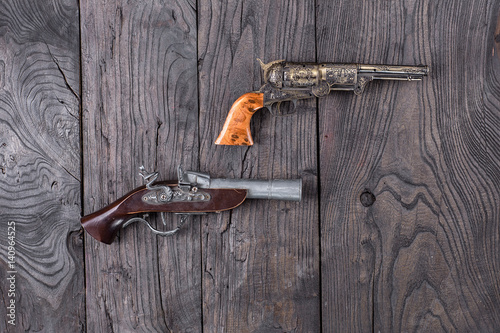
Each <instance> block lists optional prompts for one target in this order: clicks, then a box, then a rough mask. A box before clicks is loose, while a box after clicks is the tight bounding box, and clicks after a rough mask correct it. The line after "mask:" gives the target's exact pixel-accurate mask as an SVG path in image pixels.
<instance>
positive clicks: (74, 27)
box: [0, 0, 85, 332]
mask: <svg viewBox="0 0 500 333" xmlns="http://www.w3.org/2000/svg"><path fill="white" fill-rule="evenodd" d="M78 15H79V14H78V2H77V1H59V0H54V1H44V2H43V3H42V2H33V1H22V0H20V1H2V2H0V253H1V255H0V266H1V269H0V281H1V282H0V299H1V300H2V301H1V302H0V317H1V319H0V331H2V332H27V331H36V332H56V331H66V332H77V331H82V330H84V327H85V317H84V313H85V309H84V301H85V300H84V295H85V294H84V272H83V264H82V263H83V245H82V238H81V234H80V232H79V230H80V223H79V216H80V148H79V141H80V137H79V135H80V132H79V98H80V97H79V94H80V83H79V81H80V76H79V53H80V50H79V32H78V29H79V27H78ZM9 226H11V227H12V226H13V227H14V228H15V230H14V229H9ZM8 232H14V233H15V234H11V237H12V238H10V239H9V238H8ZM9 246H12V247H13V249H12V248H11V249H10V250H12V251H11V254H14V256H13V258H12V257H11V258H9V257H10V256H8V253H9ZM9 261H12V263H9ZM11 271H14V272H15V273H11ZM12 276H14V278H15V279H13V280H7V278H8V277H9V278H11V277H12ZM14 294H15V295H14ZM11 300H15V319H14V320H13V321H12V322H11V323H9V321H10V320H11V319H13V318H12V317H8V316H7V315H8V314H9V315H10V314H12V311H11V309H8V308H7V306H8V305H10V301H11ZM12 323H15V326H14V325H12Z"/></svg>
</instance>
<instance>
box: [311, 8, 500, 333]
mask: <svg viewBox="0 0 500 333" xmlns="http://www.w3.org/2000/svg"><path fill="white" fill-rule="evenodd" d="M318 5H319V7H318V25H317V31H318V58H319V59H318V60H319V61H327V60H331V59H330V57H331V54H332V52H331V50H332V49H334V48H335V50H336V52H335V54H334V55H335V59H333V60H335V61H339V62H371V63H407V64H419V63H422V64H426V65H429V66H430V68H431V72H430V76H429V77H428V78H427V79H425V80H424V81H423V82H421V83H406V82H400V83H389V82H382V83H371V84H370V85H369V86H368V87H367V89H366V90H365V94H364V95H362V96H360V97H356V96H353V95H348V94H336V95H334V96H331V97H329V98H327V99H324V100H322V101H320V104H319V114H320V122H319V123H320V129H319V138H320V146H319V149H320V151H319V152H320V156H321V159H320V170H321V217H322V218H321V235H322V238H321V245H322V246H321V248H322V273H321V275H322V292H323V294H322V299H323V301H322V304H323V307H322V314H323V316H322V318H323V330H324V331H325V332H334V331H377V332H378V331H381V332H388V331H399V332H409V331H422V332H426V331H432V332H441V331H443V332H449V331H463V332H470V331H476V332H477V331H483V332H493V331H495V329H497V328H498V327H499V325H500V316H499V312H498V307H499V305H500V297H499V295H500V293H499V289H498V288H499V286H500V283H499V282H500V278H499V275H498V274H497V273H495V272H498V269H499V264H500V256H499V253H500V252H499V249H498V247H499V238H500V235H499V230H500V229H499V227H500V225H499V223H500V218H499V215H498V214H499V211H500V210H499V203H498V202H499V200H498V199H499V193H500V191H499V190H500V186H499V185H500V183H499V180H500V178H499V174H500V172H499V171H500V170H499V167H498V166H499V163H498V162H499V160H498V157H499V155H498V151H500V149H499V148H500V146H499V142H498V140H497V137H498V135H499V128H500V127H499V126H498V125H499V119H500V117H499V114H500V112H499V110H500V90H499V87H500V85H499V80H498V76H499V75H500V71H499V67H498V58H497V57H494V56H492V55H493V54H494V53H493V52H492V50H493V48H494V31H495V26H496V22H497V17H498V14H499V6H498V3H495V2H494V1H469V2H467V3H466V2H446V3H445V2H440V3H436V2H431V1H388V2H370V3H368V2H363V3H362V2H350V1H340V2H338V3H336V4H335V5H333V4H332V3H330V2H328V1H319V2H318ZM333 6H335V8H333ZM354 12H355V13H357V15H356V16H352V15H350V14H351V13H354ZM331 13H335V14H333V17H331V16H330V15H331ZM364 192H366V193H372V194H373V195H374V197H375V201H374V202H373V203H372V204H371V205H369V204H370V202H366V201H364V202H365V204H366V206H367V207H365V206H364V205H363V204H362V203H361V201H360V195H361V194H362V193H364Z"/></svg>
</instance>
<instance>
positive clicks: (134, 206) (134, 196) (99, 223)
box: [81, 181, 247, 244]
mask: <svg viewBox="0 0 500 333" xmlns="http://www.w3.org/2000/svg"><path fill="white" fill-rule="evenodd" d="M155 185H163V186H169V187H171V188H173V187H177V184H176V182H173V181H166V182H158V183H155ZM150 191H151V190H148V189H146V187H145V186H142V187H139V188H137V189H135V190H133V191H132V192H130V193H128V194H126V195H125V196H123V197H121V198H120V199H118V200H116V201H115V202H113V203H112V204H110V205H109V206H107V207H104V208H103V209H101V210H98V211H97V212H95V213H92V214H90V215H87V216H84V217H82V219H81V223H82V226H83V228H84V229H85V230H86V231H87V232H88V233H89V234H90V235H91V236H92V237H94V238H95V239H97V240H98V241H100V242H103V243H106V244H111V243H112V242H113V241H114V239H115V238H116V235H117V234H118V231H119V230H120V229H121V228H122V227H123V225H124V223H126V222H127V221H128V220H129V219H130V218H132V217H134V215H137V214H142V213H157V212H172V213H181V214H182V213H202V212H203V213H210V212H221V211H224V210H228V209H233V208H235V207H238V206H239V205H241V203H242V202H243V201H244V200H245V198H246V196H247V190H244V189H227V188H215V189H209V188H207V189H205V188H204V189H200V190H198V192H200V191H203V192H204V193H205V194H207V196H208V197H209V198H210V200H206V201H189V200H187V201H174V200H173V201H167V202H165V203H148V202H145V201H144V200H143V197H144V196H145V195H146V196H147V195H148V193H149V192H150ZM153 191H156V190H153Z"/></svg>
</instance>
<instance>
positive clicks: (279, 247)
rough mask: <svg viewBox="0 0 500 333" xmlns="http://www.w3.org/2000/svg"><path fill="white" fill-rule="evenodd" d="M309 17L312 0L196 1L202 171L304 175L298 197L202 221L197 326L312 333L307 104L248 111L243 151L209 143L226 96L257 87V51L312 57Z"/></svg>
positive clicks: (312, 120) (312, 196) (314, 213)
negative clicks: (276, 112)
mask: <svg viewBox="0 0 500 333" xmlns="http://www.w3.org/2000/svg"><path fill="white" fill-rule="evenodd" d="M314 16H315V10H314V2H313V1H305V2H300V3H299V2H289V1H273V2H267V1H229V2H219V1H208V0H203V1H199V2H198V29H199V35H198V37H199V38H198V40H199V42H198V45H199V48H198V56H199V63H200V67H199V84H200V85H199V95H200V144H201V146H200V165H201V169H203V170H209V171H210V172H211V174H212V176H213V177H231V178H262V179H266V178H297V177H302V178H303V181H304V197H303V200H302V201H301V202H300V203H290V202H278V201H258V200H253V201H251V200H249V201H248V202H245V203H244V204H243V205H241V206H240V207H238V209H235V210H233V211H232V212H228V213H221V214H219V215H216V216H207V217H205V218H203V229H202V249H203V258H202V260H203V328H204V331H205V332H317V331H319V330H320V320H319V310H320V304H319V301H320V300H319V278H320V277H319V275H318V272H319V233H318V223H317V222H318V206H317V196H316V195H317V163H316V161H317V156H316V130H315V129H316V109H315V107H314V106H315V103H314V101H309V102H304V103H301V107H302V110H301V111H302V112H300V113H298V114H297V115H295V116H291V117H285V118H273V117H271V116H270V114H269V112H267V111H266V110H264V109H263V110H262V111H258V112H256V113H255V115H254V116H253V117H252V122H251V128H252V134H253V138H254V142H255V143H254V145H253V146H252V147H251V148H248V147H234V146H216V145H214V143H213V142H214V140H215V138H216V137H217V135H218V133H219V131H220V129H221V125H222V124H223V123H224V119H225V118H226V116H227V113H228V112H229V109H230V107H231V105H232V103H233V102H234V101H235V100H236V99H237V98H238V97H239V96H241V95H243V94H244V93H247V92H251V91H255V90H257V89H258V88H259V87H260V86H261V85H262V81H261V73H260V72H261V71H260V66H259V64H258V62H257V60H256V59H257V58H261V59H262V60H263V61H264V62H268V61H272V60H276V59H283V58H286V59H287V60H291V61H299V60H301V61H307V60H309V61H314V60H315V57H314V49H315V36H314ZM311 51H312V53H311Z"/></svg>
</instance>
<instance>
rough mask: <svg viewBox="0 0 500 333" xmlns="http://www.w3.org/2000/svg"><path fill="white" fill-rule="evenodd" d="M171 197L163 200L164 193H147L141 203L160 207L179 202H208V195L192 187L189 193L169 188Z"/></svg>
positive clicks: (155, 191) (158, 191) (156, 191)
mask: <svg viewBox="0 0 500 333" xmlns="http://www.w3.org/2000/svg"><path fill="white" fill-rule="evenodd" d="M171 190H172V195H171V196H170V198H168V199H167V198H165V197H163V196H164V192H162V191H160V190H153V191H149V192H148V193H146V194H144V195H143V196H142V201H143V202H145V203H148V204H151V205H160V204H164V203H169V202H179V201H191V202H198V201H208V200H210V194H208V193H206V192H203V191H199V190H198V188H196V187H193V188H192V189H191V190H190V191H184V190H181V189H180V188H178V187H177V188H171Z"/></svg>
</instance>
